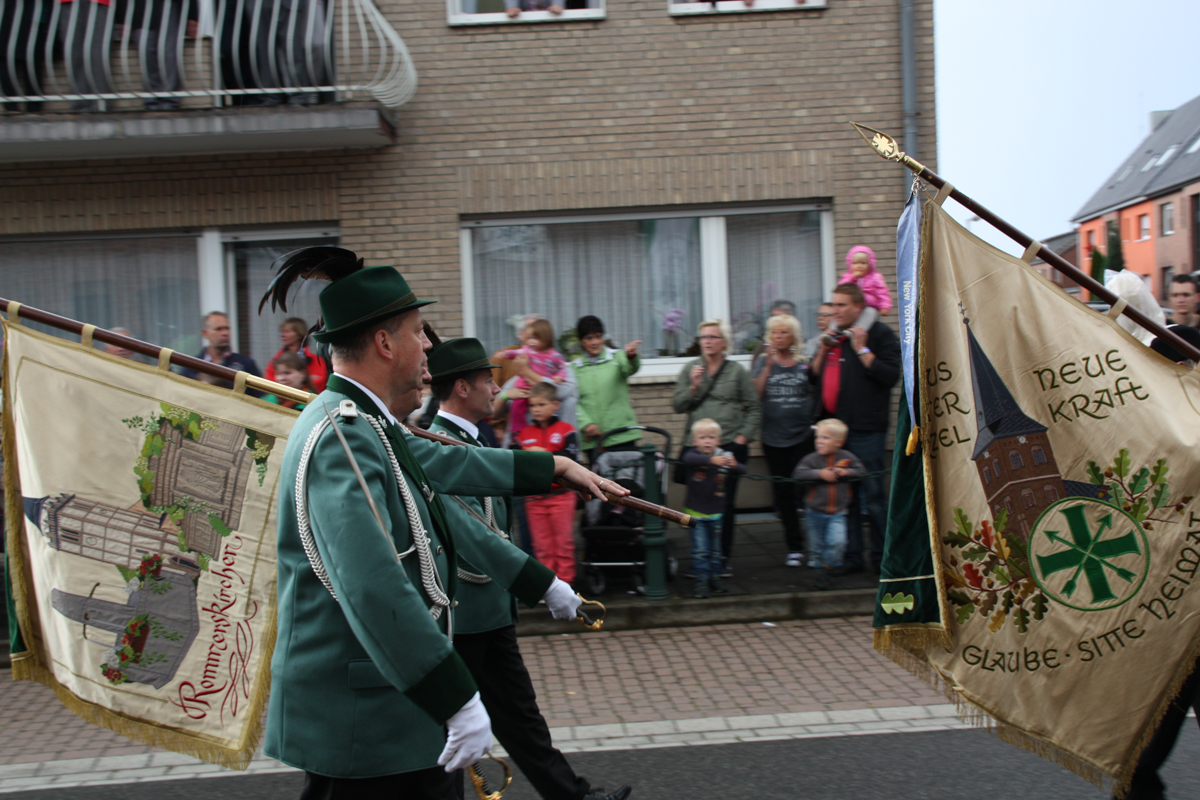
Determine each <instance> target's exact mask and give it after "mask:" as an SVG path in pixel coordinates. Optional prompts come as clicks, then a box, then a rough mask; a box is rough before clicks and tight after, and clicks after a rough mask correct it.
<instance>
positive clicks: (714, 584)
mask: <svg viewBox="0 0 1200 800" xmlns="http://www.w3.org/2000/svg"><path fill="white" fill-rule="evenodd" d="M708 586H709V589H711V590H712V593H713V594H729V590H728V589H726V588H725V586H724V585H723V584H722V583H721V581H720V579H718V578H713V579H712V580H710V581H709V582H708Z"/></svg>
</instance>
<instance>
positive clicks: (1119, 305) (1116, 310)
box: [1108, 297, 1129, 319]
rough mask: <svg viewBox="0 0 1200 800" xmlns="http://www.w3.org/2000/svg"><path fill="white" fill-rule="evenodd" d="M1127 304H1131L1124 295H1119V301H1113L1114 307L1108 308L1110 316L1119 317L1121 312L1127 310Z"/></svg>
mask: <svg viewBox="0 0 1200 800" xmlns="http://www.w3.org/2000/svg"><path fill="white" fill-rule="evenodd" d="M1127 305H1129V303H1128V302H1126V300H1125V298H1124V297H1118V298H1117V302H1115V303H1113V304H1112V307H1111V308H1109V309H1108V316H1110V317H1112V318H1113V319H1116V318H1117V317H1119V316H1121V312H1122V311H1124V310H1125V306H1127Z"/></svg>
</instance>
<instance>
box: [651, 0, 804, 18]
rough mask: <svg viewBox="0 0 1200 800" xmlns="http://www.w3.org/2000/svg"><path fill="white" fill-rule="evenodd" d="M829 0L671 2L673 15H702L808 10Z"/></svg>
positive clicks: (670, 7)
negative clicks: (748, 4)
mask: <svg viewBox="0 0 1200 800" xmlns="http://www.w3.org/2000/svg"><path fill="white" fill-rule="evenodd" d="M826 6H827V0H754V5H751V6H747V5H746V4H745V3H744V2H743V1H742V0H718V1H717V3H715V4H713V3H671V4H670V6H669V9H670V13H671V16H673V17H682V16H701V15H704V14H748V13H753V12H755V11H808V10H811V9H816V8H825V7H826Z"/></svg>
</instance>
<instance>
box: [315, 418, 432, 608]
mask: <svg viewBox="0 0 1200 800" xmlns="http://www.w3.org/2000/svg"><path fill="white" fill-rule="evenodd" d="M333 413H335V414H338V415H339V416H340V413H341V411H340V409H338V410H337V411H335V412H333ZM359 416H360V417H362V418H363V419H365V420H367V422H369V423H370V424H371V427H372V428H374V429H375V432H376V433H377V434H378V435H379V439H380V441H382V442H383V446H384V449H385V450H386V451H387V454H388V459H389V460H390V461H391V463H392V472H393V473H394V474H395V476H396V483H397V485H398V487H399V489H400V496H401V498H402V499H403V501H404V510H405V513H407V514H408V519H409V526H410V528H411V530H412V539H413V544H412V547H410V548H409V549H408V550H405V551H404V552H403V553H396V560H397V561H401V560H403V559H404V557H405V556H407V555H408V554H409V553H412V552H413V551H414V550H415V551H416V553H417V562H418V564H419V567H420V572H421V586H422V588H423V589H424V590H425V596H426V597H428V598H429V600H430V602H431V603H432V604H433V605H431V606H430V607H429V613H430V615H431V616H432V617H433V618H434V619H440V618H441V616H442V611H443V610H444V609H446V608H449V607H450V598H449V597H447V595H446V592H445V590H444V589H443V588H442V584H441V577H440V576H439V575H438V572H437V566H436V564H435V563H434V560H433V550H432V547H431V545H430V540H429V534H428V533H427V532H426V530H425V524H424V522H422V520H421V514H420V512H419V511H418V510H417V504H416V503H415V502H414V501H413V497H412V491H411V490H410V489H409V488H408V482H407V481H406V480H405V479H404V473H403V471H402V470H401V469H400V462H399V461H397V460H396V454H395V453H394V452H393V451H392V445H391V442H389V441H388V439H387V433H386V432H385V431H384V428H383V425H382V424H381V423H380V422H379V420H378V419H377V418H376V417H373V416H371V415H369V414H363V413H361V412H359ZM329 425H330V422H329V420H328V419H323V420H321V421H320V422H318V423H317V424H316V426H314V427H313V429H312V431H311V432H310V433H309V434H308V438H307V439H306V440H305V442H304V449H303V450H302V451H301V453H300V466H299V468H298V469H297V470H296V523H297V527H298V528H299V530H300V543H301V545H303V547H304V554H305V556H307V557H308V563H309V564H310V565H311V566H312V570H313V573H314V574H316V576H317V579H318V580H320V581H321V584H322V585H323V586H324V587H325V588H326V589H327V590H328V591H329V594H330V595H331V596H332V597H333V599H334V600H335V601H336V600H337V599H338V596H337V593H336V592H335V591H334V590H333V585H332V584H331V583H330V581H329V573H328V572H327V571H326V569H325V563H324V562H323V561H322V559H321V554H320V552H319V551H318V550H317V544H316V541H315V539H314V538H313V533H312V523H311V521H310V517H309V513H308V465H309V461H310V459H311V457H312V453H313V450H315V449H316V443H317V439H318V438H320V435H321V433H323V432H324V430H325V429H326V428H328V427H329ZM401 427H403V426H401Z"/></svg>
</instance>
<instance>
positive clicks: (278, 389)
mask: <svg viewBox="0 0 1200 800" xmlns="http://www.w3.org/2000/svg"><path fill="white" fill-rule="evenodd" d="M10 302H11V301H9V300H6V299H5V298H3V297H0V311H4V312H5V313H7V312H8V309H9V303H10ZM14 305H17V306H18V308H17V316H18V317H24V318H25V319H28V320H31V321H33V322H41V323H43V324H45V325H49V326H51V327H53V328H58V329H59V330H64V331H67V332H69V333H75V334H82V333H83V329H84V327H86V326H85V325H84V324H83V323H82V322H79V321H78V320H74V319H70V318H68V317H60V316H59V315H58V314H51V313H50V312H49V311H42V310H41V309H40V308H33V307H31V306H27V305H24V304H18V303H14ZM92 338H93V339H95V340H96V341H99V342H105V343H107V344H115V345H118V346H120V347H124V348H125V349H126V350H132V351H133V352H135V353H141V354H142V355H144V356H149V357H150V358H153V359H157V358H159V356H160V354H161V353H162V352H163V350H164V349H165V348H163V347H159V346H158V345H156V344H150V343H149V342H143V341H141V340H140V339H134V338H132V337H130V336H122V335H121V334H119V333H113V332H112V331H109V330H105V329H104V328H94V329H93V330H92ZM171 363H172V364H177V365H178V366H181V367H183V368H184V369H194V370H196V371H197V372H203V373H205V374H207V375H212V376H213V377H215V378H220V379H222V380H226V381H229V382H230V383H233V382H235V381H236V380H237V376H238V374H239V373H238V371H237V370H235V369H230V368H229V367H223V366H221V365H220V364H214V363H212V362H211V361H204V360H203V359H199V358H196V357H195V356H189V355H184V354H183V353H176V352H174V351H172V352H171ZM246 386H247V387H249V388H251V389H255V390H257V391H260V392H266V393H268V394H274V395H276V396H279V397H286V398H287V399H289V400H295V401H297V402H299V403H311V402H312V401H313V400H315V399H316V395H314V394H309V393H308V392H304V391H300V390H299V389H293V388H291V387H289V386H284V385H283V384H282V383H275V382H274V381H269V380H267V379H266V378H256V377H255V376H253V375H247V376H246ZM405 427H406V428H407V429H408V432H409V433H411V434H412V435H413V436H416V437H418V438H420V439H428V440H430V441H433V442H437V443H438V444H445V445H455V446H458V445H461V446H463V447H469V445H467V443H466V442H460V441H458V440H456V439H451V438H450V437H448V436H441V435H439V434H436V433H430V432H429V431H424V430H421V429H420V428H416V427H411V426H407V425H406V426H405ZM560 482H562V481H560ZM571 488H577V487H574V486H572V487H571ZM604 496H605V498H606V499H607V500H608V502H610V503H612V504H614V505H618V506H626V507H627V508H631V509H633V510H635V511H640V512H642V513H643V514H650V515H653V516H655V517H659V518H660V519H665V520H669V521H671V522H674V523H675V524H677V525H681V526H683V527H685V528H691V527H695V524H696V523H695V520H693V519H692V517H691V515H689V514H684V513H681V512H679V511H676V510H675V509H673V508H667V507H665V506H660V505H657V504H655V503H649V502H647V501H645V500H641V499H639V498H637V497H633V496H628V497H621V496H618V495H614V494H609V493H608V492H605V493H604Z"/></svg>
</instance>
